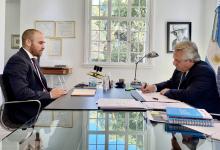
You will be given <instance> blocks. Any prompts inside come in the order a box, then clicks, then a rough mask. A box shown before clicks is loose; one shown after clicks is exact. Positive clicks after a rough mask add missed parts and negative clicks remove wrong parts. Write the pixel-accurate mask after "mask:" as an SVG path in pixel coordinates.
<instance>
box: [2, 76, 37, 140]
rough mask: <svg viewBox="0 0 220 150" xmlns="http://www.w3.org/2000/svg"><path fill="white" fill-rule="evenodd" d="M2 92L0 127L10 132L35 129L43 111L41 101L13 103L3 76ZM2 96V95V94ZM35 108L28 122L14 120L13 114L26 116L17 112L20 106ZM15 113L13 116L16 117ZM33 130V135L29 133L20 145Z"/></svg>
mask: <svg viewBox="0 0 220 150" xmlns="http://www.w3.org/2000/svg"><path fill="white" fill-rule="evenodd" d="M0 88H1V90H0V92H1V93H2V99H3V103H2V105H1V106H0V125H1V126H2V127H3V128H4V129H6V130H8V131H14V130H16V129H19V128H20V129H23V130H24V129H27V128H34V124H35V123H36V121H37V119H38V116H39V114H40V111H41V102H40V101H39V100H24V101H12V100H9V99H8V98H9V96H8V93H7V91H6V89H5V86H4V80H3V76H2V74H1V75H0ZM0 95H1V94H0ZM24 105H26V107H28V106H30V105H31V106H32V107H33V106H34V108H35V109H34V110H33V113H32V114H34V115H33V116H31V117H29V119H28V120H26V121H24V122H17V121H15V120H14V118H13V116H12V114H13V113H11V112H16V113H17V112H18V113H19V115H26V114H25V113H24V112H22V110H21V111H20V110H15V109H16V108H19V106H24ZM16 113H14V114H13V115H16ZM32 132H33V130H32V131H31V133H29V134H28V135H27V136H26V137H25V138H24V139H22V140H21V141H20V142H19V143H23V142H24V141H25V140H26V139H27V138H28V137H29V136H31V135H32Z"/></svg>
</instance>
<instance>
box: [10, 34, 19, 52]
mask: <svg viewBox="0 0 220 150" xmlns="http://www.w3.org/2000/svg"><path fill="white" fill-rule="evenodd" d="M19 47H20V35H19V34H12V35H11V49H19Z"/></svg>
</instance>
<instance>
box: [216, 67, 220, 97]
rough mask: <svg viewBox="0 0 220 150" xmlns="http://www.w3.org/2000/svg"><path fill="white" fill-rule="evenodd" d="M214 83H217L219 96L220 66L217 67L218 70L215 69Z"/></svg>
mask: <svg viewBox="0 0 220 150" xmlns="http://www.w3.org/2000/svg"><path fill="white" fill-rule="evenodd" d="M216 83H217V88H218V94H219V96H220V66H218V69H217V75H216Z"/></svg>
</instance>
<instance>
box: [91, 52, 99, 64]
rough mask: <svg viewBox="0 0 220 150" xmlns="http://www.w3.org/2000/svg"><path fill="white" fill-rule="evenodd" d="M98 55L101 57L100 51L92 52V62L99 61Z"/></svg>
mask: <svg viewBox="0 0 220 150" xmlns="http://www.w3.org/2000/svg"><path fill="white" fill-rule="evenodd" d="M98 57H99V53H98V52H91V53H90V60H91V61H92V62H97V61H98Z"/></svg>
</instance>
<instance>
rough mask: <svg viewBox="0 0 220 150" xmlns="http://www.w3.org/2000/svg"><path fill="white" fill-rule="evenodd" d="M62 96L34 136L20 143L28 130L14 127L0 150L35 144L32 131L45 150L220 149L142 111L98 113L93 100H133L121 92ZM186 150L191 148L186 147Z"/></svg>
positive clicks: (45, 114)
mask: <svg viewBox="0 0 220 150" xmlns="http://www.w3.org/2000/svg"><path fill="white" fill-rule="evenodd" d="M71 92H72V90H70V91H69V92H68V94H67V95H65V96H63V97H61V98H59V99H58V100H56V101H54V102H52V103H51V104H50V105H48V106H47V108H46V109H45V110H43V111H42V112H41V114H40V116H39V118H38V121H37V123H36V124H35V128H34V132H33V135H32V136H31V137H29V138H28V139H27V140H25V142H24V143H23V144H20V145H19V141H21V140H22V139H23V138H24V137H25V136H26V135H27V134H28V129H27V130H21V129H18V130H16V131H14V132H12V133H11V134H10V135H9V136H8V137H6V138H5V139H3V141H2V147H3V149H4V150H8V149H9V150H11V149H13V150H16V149H19V150H20V149H25V147H27V145H28V144H30V145H34V144H35V143H34V139H35V136H36V132H39V133H40V138H41V141H42V147H43V149H45V150H51V149H52V150H115V149H118V150H170V149H174V148H173V147H176V148H177V147H180V148H182V149H184V150H185V149H190V148H191V149H198V150H219V149H220V141H216V140H213V139H210V138H209V137H206V136H205V135H203V134H201V133H198V132H195V131H189V130H185V129H184V130H182V128H179V127H178V128H175V131H172V132H168V131H167V130H165V129H166V128H165V127H166V124H164V123H152V122H150V121H149V120H145V119H144V117H143V116H144V115H145V113H146V112H138V111H113V112H111V111H101V110H97V105H96V101H97V99H98V98H102V97H105V98H132V97H131V95H130V92H127V91H125V90H124V89H114V88H113V89H111V90H109V91H107V92H103V91H102V90H101V89H98V90H97V93H96V95H95V96H92V97H85V96H82V97H80V96H71V95H70V94H71ZM189 147H190V148H189Z"/></svg>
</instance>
